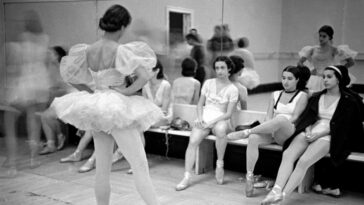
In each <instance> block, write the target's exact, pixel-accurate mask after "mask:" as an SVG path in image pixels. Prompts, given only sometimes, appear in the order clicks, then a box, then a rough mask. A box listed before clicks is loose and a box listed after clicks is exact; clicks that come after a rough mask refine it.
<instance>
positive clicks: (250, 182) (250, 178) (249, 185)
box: [245, 174, 254, 197]
mask: <svg viewBox="0 0 364 205" xmlns="http://www.w3.org/2000/svg"><path fill="white" fill-rule="evenodd" d="M253 194H254V175H253V174H247V175H246V184H245V196H246V197H252V196H253Z"/></svg>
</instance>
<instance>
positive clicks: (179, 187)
mask: <svg viewBox="0 0 364 205" xmlns="http://www.w3.org/2000/svg"><path fill="white" fill-rule="evenodd" d="M190 179H191V174H190V173H188V172H186V173H185V176H184V177H183V179H182V181H181V182H180V183H179V184H177V186H176V191H182V190H185V189H187V187H189V186H190Z"/></svg>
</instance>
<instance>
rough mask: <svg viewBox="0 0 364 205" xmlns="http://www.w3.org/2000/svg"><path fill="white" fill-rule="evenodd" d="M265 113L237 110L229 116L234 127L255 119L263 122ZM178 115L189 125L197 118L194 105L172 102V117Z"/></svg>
mask: <svg viewBox="0 0 364 205" xmlns="http://www.w3.org/2000/svg"><path fill="white" fill-rule="evenodd" d="M265 115H266V113H265V112H260V111H254V110H238V111H235V112H234V113H233V115H232V117H231V122H232V126H233V127H234V128H235V127H236V126H237V125H243V124H250V123H252V122H254V121H255V120H259V121H260V122H263V120H264V118H265ZM176 117H180V118H181V119H183V120H186V121H187V122H188V123H190V125H193V122H194V121H195V120H196V118H197V109H196V105H188V104H174V105H173V118H176Z"/></svg>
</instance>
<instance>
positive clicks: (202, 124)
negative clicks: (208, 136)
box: [195, 120, 206, 129]
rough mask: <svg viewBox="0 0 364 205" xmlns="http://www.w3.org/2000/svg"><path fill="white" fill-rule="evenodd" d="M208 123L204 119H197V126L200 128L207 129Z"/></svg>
mask: <svg viewBox="0 0 364 205" xmlns="http://www.w3.org/2000/svg"><path fill="white" fill-rule="evenodd" d="M205 125H206V123H205V122H204V121H203V120H196V121H195V127H197V128H199V129H205Z"/></svg>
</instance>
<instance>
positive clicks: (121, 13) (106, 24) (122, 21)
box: [99, 4, 131, 32]
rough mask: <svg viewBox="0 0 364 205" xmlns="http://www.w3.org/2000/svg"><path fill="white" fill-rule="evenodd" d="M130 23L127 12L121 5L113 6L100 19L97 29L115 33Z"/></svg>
mask: <svg viewBox="0 0 364 205" xmlns="http://www.w3.org/2000/svg"><path fill="white" fill-rule="evenodd" d="M130 23H131V16H130V13H129V11H128V10H127V9H126V8H124V7H123V6H121V5H117V4H115V5H113V6H111V7H110V8H109V9H107V11H106V12H105V14H104V16H103V17H102V18H100V21H99V27H100V29H102V30H104V31H106V32H115V31H117V30H120V29H121V27H123V26H124V27H127V26H128V25H129V24H130Z"/></svg>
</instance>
